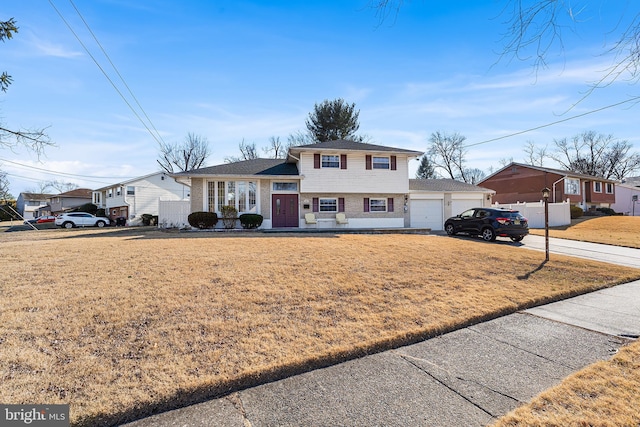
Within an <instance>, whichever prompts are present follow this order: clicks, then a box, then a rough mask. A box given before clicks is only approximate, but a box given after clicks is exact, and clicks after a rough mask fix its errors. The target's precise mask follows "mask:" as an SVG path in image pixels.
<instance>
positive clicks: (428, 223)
mask: <svg viewBox="0 0 640 427" xmlns="http://www.w3.org/2000/svg"><path fill="white" fill-rule="evenodd" d="M442 224H443V220H442V200H411V227H413V228H430V229H432V230H442V229H443V225H442Z"/></svg>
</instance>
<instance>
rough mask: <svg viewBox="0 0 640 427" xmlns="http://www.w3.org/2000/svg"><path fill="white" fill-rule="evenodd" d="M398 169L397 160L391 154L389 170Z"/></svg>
mask: <svg viewBox="0 0 640 427" xmlns="http://www.w3.org/2000/svg"><path fill="white" fill-rule="evenodd" d="M397 169H398V161H397V159H396V156H391V170H392V171H394V170H397Z"/></svg>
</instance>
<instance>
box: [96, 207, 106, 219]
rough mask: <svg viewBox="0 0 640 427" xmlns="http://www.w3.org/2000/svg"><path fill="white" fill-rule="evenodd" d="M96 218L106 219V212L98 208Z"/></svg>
mask: <svg viewBox="0 0 640 427" xmlns="http://www.w3.org/2000/svg"><path fill="white" fill-rule="evenodd" d="M96 216H103V217H106V216H107V211H105V210H104V209H102V208H100V209H98V210H97V211H96Z"/></svg>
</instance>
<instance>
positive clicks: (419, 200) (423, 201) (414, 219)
mask: <svg viewBox="0 0 640 427" xmlns="http://www.w3.org/2000/svg"><path fill="white" fill-rule="evenodd" d="M494 193H495V191H493V190H489V189H488V188H483V187H478V186H477V185H472V184H467V183H464V182H460V181H456V180H454V179H410V180H409V202H410V203H409V206H410V214H409V219H410V226H411V227H412V228H430V229H431V230H443V229H444V221H445V220H446V219H447V218H449V217H452V216H455V215H458V214H459V213H462V212H463V211H465V210H467V209H470V208H476V207H486V206H490V205H491V197H492V195H493V194H494Z"/></svg>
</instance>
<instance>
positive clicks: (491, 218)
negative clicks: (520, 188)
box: [444, 208, 529, 242]
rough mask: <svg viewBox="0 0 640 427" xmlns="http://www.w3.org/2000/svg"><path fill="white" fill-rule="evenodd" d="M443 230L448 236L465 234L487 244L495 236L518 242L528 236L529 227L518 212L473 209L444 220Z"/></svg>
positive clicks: (496, 209)
mask: <svg viewBox="0 0 640 427" xmlns="http://www.w3.org/2000/svg"><path fill="white" fill-rule="evenodd" d="M444 230H445V231H446V232H447V234H448V235H449V236H453V235H455V234H457V233H467V234H470V235H472V236H482V238H483V239H484V240H486V241H487V242H493V241H494V240H496V236H501V237H509V238H511V240H513V241H514V242H519V241H520V240H522V239H524V236H526V235H527V234H529V225H528V224H527V219H526V218H525V217H523V216H522V215H521V214H520V212H518V211H514V210H511V209H501V208H473V209H469V210H466V211H464V212H462V213H461V214H460V215H458V216H454V217H451V218H449V219H448V220H446V221H445V223H444Z"/></svg>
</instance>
